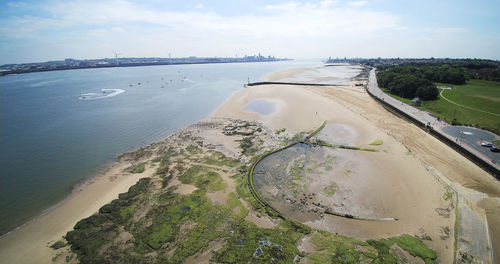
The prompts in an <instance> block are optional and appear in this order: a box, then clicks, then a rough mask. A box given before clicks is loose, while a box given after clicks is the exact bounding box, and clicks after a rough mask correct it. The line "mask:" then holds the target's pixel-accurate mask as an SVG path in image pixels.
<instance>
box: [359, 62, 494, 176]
mask: <svg viewBox="0 0 500 264" xmlns="http://www.w3.org/2000/svg"><path fill="white" fill-rule="evenodd" d="M367 89H368V90H369V92H370V93H371V94H372V95H373V96H375V97H377V98H379V99H380V100H382V101H385V102H387V103H389V104H390V105H392V106H393V107H395V108H397V109H399V110H400V111H402V112H404V113H406V114H408V115H409V116H411V117H413V118H415V119H416V120H418V121H419V122H421V123H422V124H424V125H425V124H428V125H429V126H431V127H432V128H433V129H434V130H435V131H437V132H438V133H440V134H441V135H443V136H445V137H447V138H449V139H451V140H453V141H455V142H457V143H459V144H460V145H461V146H462V147H463V148H465V149H467V150H468V151H469V152H471V153H473V154H474V155H476V156H477V157H479V158H481V159H483V160H485V161H486V162H488V163H491V164H492V165H493V166H494V167H496V168H497V169H498V170H500V154H499V153H493V152H491V151H489V149H486V148H485V147H482V146H481V145H480V144H478V142H479V141H480V140H490V137H491V135H490V136H489V137H487V138H484V139H479V140H476V139H477V138H475V137H467V136H469V135H466V134H463V133H461V134H457V133H456V132H455V130H456V129H454V126H451V125H449V124H447V123H446V122H443V121H441V120H438V119H437V118H436V117H434V116H433V115H432V114H430V113H429V112H426V111H422V110H419V109H417V108H415V107H413V106H411V105H408V104H405V103H403V102H401V101H399V100H397V99H395V98H393V97H391V96H389V95H388V94H386V93H384V92H383V91H382V90H381V89H380V88H379V87H378V84H377V76H376V75H375V69H372V70H371V71H370V77H369V80H368V85H367ZM476 130H479V129H476ZM481 131H482V130H481ZM474 133H475V132H474ZM481 135H482V133H481ZM493 137H494V138H495V139H498V138H499V137H498V136H497V135H494V134H493ZM487 151H489V152H491V153H488V152H487Z"/></svg>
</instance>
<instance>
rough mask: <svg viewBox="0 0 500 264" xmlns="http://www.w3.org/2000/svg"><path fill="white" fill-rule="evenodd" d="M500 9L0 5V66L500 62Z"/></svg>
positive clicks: (352, 4) (334, 0) (146, 1)
mask: <svg viewBox="0 0 500 264" xmlns="http://www.w3.org/2000/svg"><path fill="white" fill-rule="evenodd" d="M499 14H500V1H498V0H477V1H470V0H466V1H464V0H412V1H406V0H399V1H389V0H322V1H288V0H285V1H278V0H270V1H250V0H222V1H193V0H184V1H179V0H175V1H174V0H141V1H133V0H110V1H106V0H97V1H94V0H88V1H83V0H82V1H71V0H67V1H60V0H38V1H3V0H0V65H3V64H10V63H27V62H43V61H50V60H62V59H65V58H73V59H96V58H111V57H114V54H113V51H115V52H118V53H119V56H120V57H168V56H169V55H170V56H172V57H185V56H197V57H234V56H238V57H241V56H244V55H253V54H258V53H261V54H262V55H265V56H267V55H272V56H276V57H287V58H294V59H308V58H328V57H330V56H331V57H350V58H352V57H365V58H375V57H392V58H395V57H401V58H429V57H435V58H485V59H496V60H498V59H500V48H499V47H500V15H499Z"/></svg>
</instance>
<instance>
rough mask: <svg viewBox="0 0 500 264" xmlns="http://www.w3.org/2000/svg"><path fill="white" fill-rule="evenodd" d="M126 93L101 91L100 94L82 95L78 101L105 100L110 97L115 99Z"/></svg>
mask: <svg viewBox="0 0 500 264" xmlns="http://www.w3.org/2000/svg"><path fill="white" fill-rule="evenodd" d="M123 92H125V90H122V89H101V92H100V93H84V94H80V96H79V97H78V99H80V100H93V99H103V98H108V97H113V96H116V95H118V94H121V93H123Z"/></svg>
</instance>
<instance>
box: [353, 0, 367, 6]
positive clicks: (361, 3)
mask: <svg viewBox="0 0 500 264" xmlns="http://www.w3.org/2000/svg"><path fill="white" fill-rule="evenodd" d="M366 4H368V2H367V1H354V2H349V4H348V5H350V6H354V7H360V6H365V5H366Z"/></svg>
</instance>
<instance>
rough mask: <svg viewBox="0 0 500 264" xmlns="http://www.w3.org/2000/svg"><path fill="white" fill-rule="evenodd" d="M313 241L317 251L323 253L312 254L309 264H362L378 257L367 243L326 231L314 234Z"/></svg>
mask: <svg viewBox="0 0 500 264" xmlns="http://www.w3.org/2000/svg"><path fill="white" fill-rule="evenodd" d="M311 241H312V243H313V245H314V247H315V249H316V251H320V252H322V253H317V254H310V255H309V256H308V258H309V263H360V262H361V261H362V260H365V259H371V258H373V257H374V256H376V251H375V250H374V249H373V248H371V247H370V246H369V245H368V244H367V243H365V242H361V241H357V240H355V239H353V238H350V237H345V236H341V235H333V234H331V233H328V232H325V231H318V232H315V233H314V234H312V237H311ZM323 252H324V253H323Z"/></svg>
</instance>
